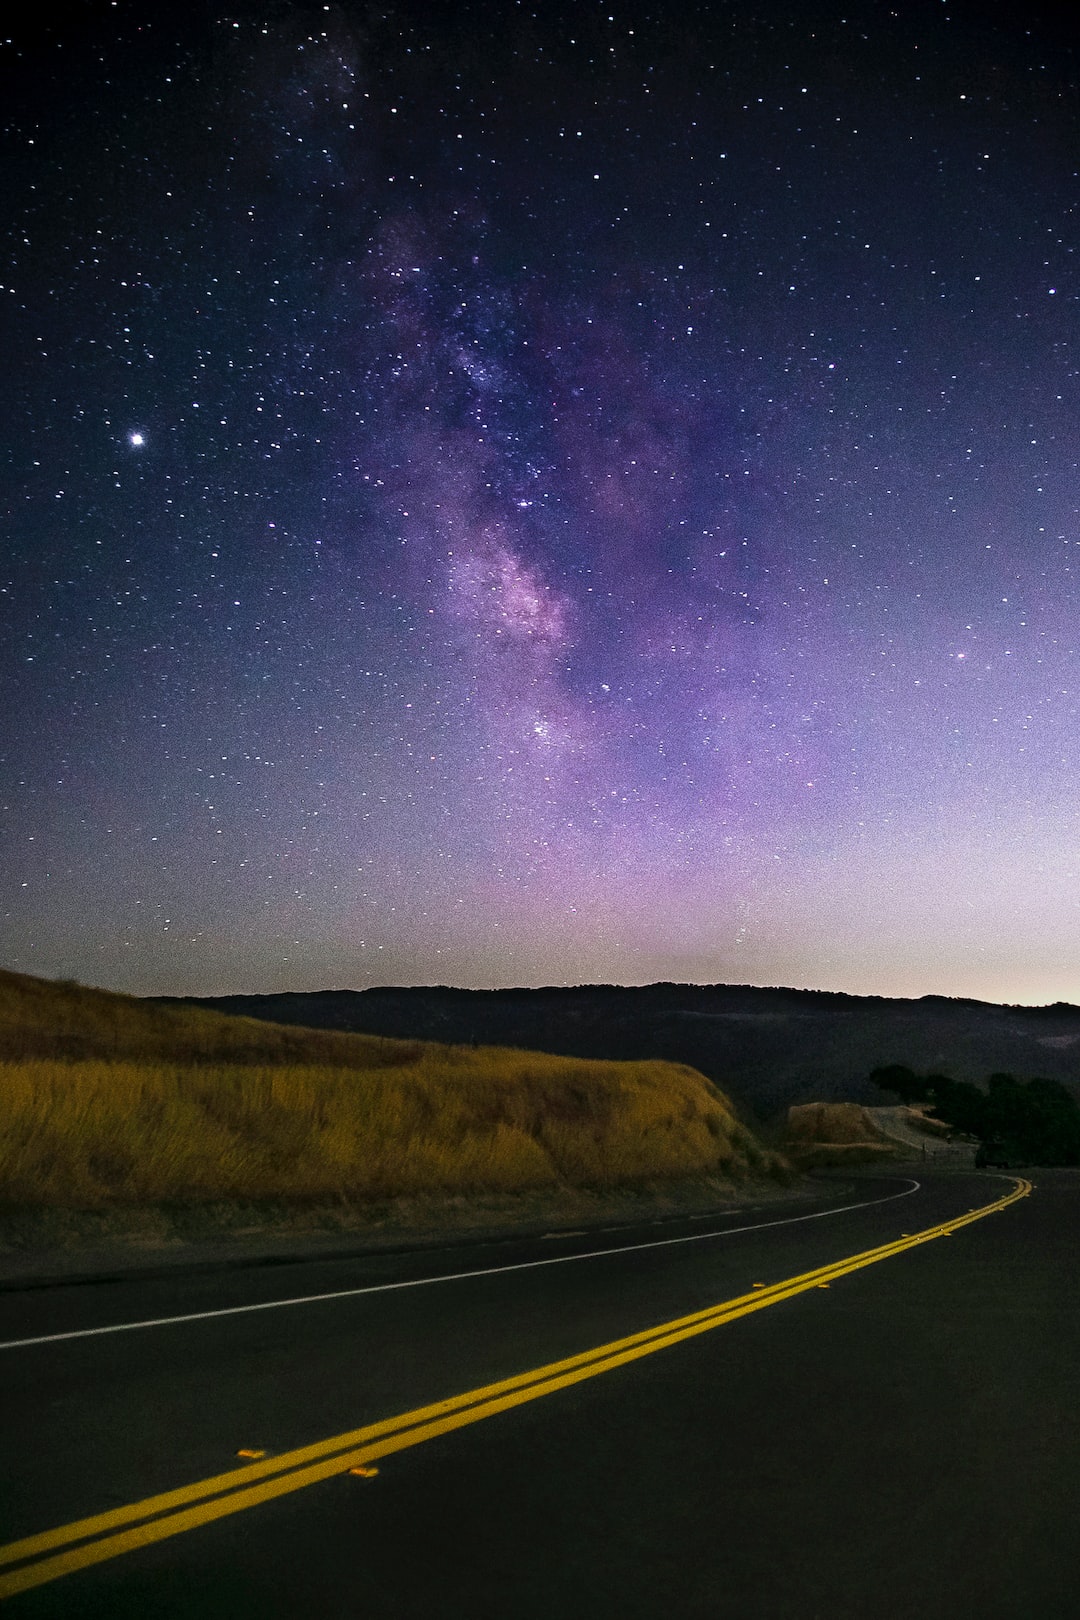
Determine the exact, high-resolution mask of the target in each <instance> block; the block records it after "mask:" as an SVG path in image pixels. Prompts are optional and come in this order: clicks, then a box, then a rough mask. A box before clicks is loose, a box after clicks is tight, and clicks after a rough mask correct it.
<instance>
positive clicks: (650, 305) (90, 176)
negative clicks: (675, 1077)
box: [0, 0, 1080, 1002]
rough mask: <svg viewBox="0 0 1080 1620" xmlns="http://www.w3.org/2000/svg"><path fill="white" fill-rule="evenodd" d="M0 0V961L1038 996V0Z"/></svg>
mask: <svg viewBox="0 0 1080 1620" xmlns="http://www.w3.org/2000/svg"><path fill="white" fill-rule="evenodd" d="M24 9H25V11H26V12H27V13H30V14H31V15H29V16H26V17H24V20H23V21H22V22H21V23H20V24H19V27H18V30H17V31H16V32H15V34H14V35H13V36H12V37H11V38H8V39H5V41H4V42H3V44H2V46H0V75H2V77H0V123H2V125H3V145H4V156H5V168H6V173H7V176H8V181H7V187H6V190H7V194H8V198H9V201H11V202H13V205H14V206H13V207H11V208H10V210H9V211H8V212H7V221H8V223H7V224H6V225H5V237H4V247H3V254H2V262H0V283H2V290H0V310H2V311H3V331H2V344H3V348H2V353H3V355H4V371H5V383H4V386H3V388H2V390H0V395H2V397H3V401H4V406H3V408H4V421H5V426H4V432H3V442H2V446H0V457H2V465H3V469H4V470H3V492H2V507H3V520H4V522H3V535H4V538H3V551H2V556H0V626H2V632H0V660H2V664H0V667H2V672H3V673H2V681H3V691H4V694H5V696H4V699H3V703H2V706H0V804H2V823H0V838H2V859H0V961H2V963H3V965H5V966H7V967H10V968H14V969H17V970H20V971H24V972H30V973H41V974H46V975H49V976H71V977H77V978H79V979H81V980H83V981H85V982H89V983H95V984H101V985H106V986H108V987H111V988H115V989H121V990H131V991H136V992H147V993H149V992H176V993H205V994H214V993H219V992H220V993H224V992H228V991H239V990H248V991H266V990H276V989H294V990H310V989H316V988H325V987H330V986H352V987H357V988H362V987H364V986H366V985H371V984H393V983H400V984H422V983H446V984H460V985H472V986H487V985H512V984H523V985H524V984H544V983H567V982H571V983H574V982H588V981H595V982H618V983H625V984H633V983H646V982H650V981H653V980H657V979H669V980H682V981H696V982H703V983H706V982H707V983H711V982H730V983H741V984H789V985H798V986H810V987H817V988H824V989H834V990H848V991H854V992H862V993H878V994H883V995H901V996H917V995H921V994H924V993H927V992H936V993H943V994H950V995H972V996H979V997H983V998H985V999H988V1000H996V1001H1008V1002H1046V1001H1053V1000H1055V999H1064V1000H1072V1001H1080V951H1078V946H1080V726H1078V720H1080V715H1078V705H1080V523H1078V505H1080V484H1078V479H1077V452H1078V445H1080V435H1078V398H1077V362H1078V359H1080V328H1078V324H1077V323H1078V306H1077V295H1078V279H1077V254H1076V251H1075V249H1076V244H1077V211H1076V210H1077V200H1078V183H1077V169H1078V163H1080V88H1078V87H1080V56H1078V52H1077V48H1076V39H1075V37H1074V35H1073V33H1072V32H1071V31H1070V25H1068V24H1066V23H1063V22H1060V21H1055V17H1056V16H1060V15H1061V13H1056V12H1055V11H1052V10H1051V9H1050V8H1049V7H1041V6H1040V5H1039V4H1038V3H1035V4H1028V5H1024V6H1013V5H1010V6H1005V5H1000V6H995V5H994V4H988V3H986V0H982V3H975V0H970V3H956V4H954V3H952V0H946V3H941V0H933V3H931V0H911V3H909V0H904V3H903V4H899V3H898V4H895V5H894V6H891V7H890V6H889V5H887V4H883V3H876V0H850V3H849V0H835V3H832V0H827V3H826V0H778V3H776V4H767V3H764V0H761V3H757V4H753V3H751V0H714V3H712V4H708V5H705V4H697V5H695V4H692V3H687V4H685V5H684V4H678V5H670V4H664V5H660V4H657V3H652V4H640V3H637V0H633V3H629V4H624V3H622V0H603V3H601V4H599V5H597V4H594V3H592V0H579V3H577V4H574V5H565V6H563V5H556V4H551V5H546V4H542V3H540V4H534V5H527V4H516V3H513V0H503V3H498V4H494V3H487V4H480V3H477V0H458V3H456V4H455V5H453V6H449V5H446V4H421V3H418V0H417V3H409V0H406V3H402V4H398V5H395V4H393V3H392V0H391V3H389V4H384V5H371V6H368V5H359V4H352V3H349V0H336V3H332V4H329V5H323V4H299V3H292V0H279V3H277V4H261V5H253V4H250V3H241V4H239V5H237V6H236V7H234V8H233V9H230V10H228V11H225V10H220V9H217V8H216V7H215V6H212V5H207V4H206V3H205V0H189V3H185V4H183V5H179V4H170V3H167V0H154V3H153V4H151V3H150V0H138V3H136V0H113V3H112V4H105V3H97V0H94V3H86V0H84V3H83V4H82V5H81V6H78V7H74V8H70V9H69V10H68V11H66V12H65V11H64V10H61V11H59V12H57V13H56V15H55V17H54V18H53V19H52V20H50V19H49V17H48V16H47V15H43V16H42V18H41V19H40V20H35V19H34V18H33V16H32V13H33V11H34V9H35V8H24ZM42 9H43V12H44V11H47V9H48V8H42Z"/></svg>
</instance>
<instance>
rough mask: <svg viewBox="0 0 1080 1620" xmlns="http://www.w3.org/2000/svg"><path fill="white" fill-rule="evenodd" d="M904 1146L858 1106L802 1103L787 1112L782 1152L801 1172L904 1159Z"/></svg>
mask: <svg viewBox="0 0 1080 1620" xmlns="http://www.w3.org/2000/svg"><path fill="white" fill-rule="evenodd" d="M906 1151H907V1150H906V1149H905V1148H904V1147H903V1145H902V1144H901V1143H899V1142H897V1141H895V1140H893V1139H891V1138H890V1137H889V1136H888V1135H887V1134H886V1133H885V1132H884V1131H883V1130H882V1129H881V1127H880V1126H879V1125H878V1123H877V1121H876V1120H875V1118H874V1111H873V1110H872V1109H869V1108H863V1107H861V1106H860V1105H859V1104H858V1103H827V1102H815V1103H801V1104H799V1105H797V1106H796V1107H794V1108H789V1109H788V1115H787V1132H786V1136H785V1140H784V1152H785V1154H786V1155H787V1157H788V1158H789V1159H790V1160H791V1161H792V1163H793V1164H795V1165H796V1166H797V1167H798V1168H799V1169H800V1170H807V1169H813V1168H817V1167H823V1166H825V1165H842V1164H869V1163H873V1162H875V1161H878V1160H888V1159H895V1158H900V1157H903V1156H904V1155H905V1153H906Z"/></svg>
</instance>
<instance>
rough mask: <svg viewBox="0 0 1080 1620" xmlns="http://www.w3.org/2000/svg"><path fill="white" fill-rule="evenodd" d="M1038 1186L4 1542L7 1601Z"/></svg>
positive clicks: (727, 1317)
mask: <svg viewBox="0 0 1080 1620" xmlns="http://www.w3.org/2000/svg"><path fill="white" fill-rule="evenodd" d="M1030 1191H1031V1183H1030V1182H1029V1181H1023V1180H1019V1179H1018V1180H1016V1183H1015V1186H1014V1188H1013V1191H1012V1192H1010V1193H1007V1194H1006V1195H1005V1196H1004V1197H1003V1198H999V1199H997V1201H996V1202H995V1203H992V1204H985V1205H983V1207H982V1208H980V1209H973V1210H970V1211H969V1212H968V1213H967V1214H966V1215H961V1216H958V1217H957V1218H956V1219H955V1220H951V1221H944V1222H942V1223H941V1224H940V1225H938V1226H931V1227H927V1228H926V1230H925V1231H922V1232H914V1233H911V1234H905V1235H904V1236H903V1237H901V1238H899V1239H897V1240H896V1242H894V1243H883V1244H882V1245H881V1246H880V1247H879V1248H876V1249H866V1250H864V1251H863V1253H861V1254H854V1255H850V1256H849V1257H848V1258H847V1259H845V1260H837V1261H834V1262H833V1263H832V1264H831V1265H828V1266H819V1267H818V1269H817V1270H816V1271H807V1272H804V1273H803V1274H802V1275H801V1276H798V1277H788V1278H786V1279H785V1280H784V1281H783V1282H778V1283H773V1284H771V1285H770V1286H764V1285H759V1286H758V1287H756V1288H755V1289H754V1290H753V1292H751V1293H749V1294H740V1295H739V1296H738V1298H736V1299H729V1300H725V1301H724V1302H723V1303H722V1304H719V1305H712V1306H710V1307H709V1308H708V1309H707V1310H703V1311H695V1312H693V1314H692V1315H690V1316H680V1317H678V1318H676V1319H675V1320H674V1321H671V1322H664V1323H662V1324H661V1325H660V1326H659V1327H654V1328H647V1329H646V1330H645V1331H644V1332H642V1333H632V1334H630V1336H629V1337H628V1338H625V1339H616V1340H614V1341H613V1342H612V1343H611V1344H604V1345H600V1346H599V1347H598V1348H597V1349H595V1350H586V1351H584V1352H583V1353H582V1354H581V1355H577V1356H570V1357H568V1358H567V1359H566V1360H565V1361H554V1362H551V1363H550V1364H549V1365H548V1366H546V1367H536V1368H534V1369H533V1370H532V1371H531V1372H526V1373H519V1374H518V1375H517V1376H516V1377H514V1378H504V1379H503V1380H502V1381H501V1382H500V1383H497V1384H487V1385H485V1386H484V1387H483V1388H481V1389H471V1390H469V1391H467V1393H466V1394H464V1395H455V1396H453V1397H452V1398H451V1399H450V1400H445V1401H436V1402H435V1404H434V1405H433V1406H422V1407H418V1408H417V1409H416V1410H415V1411H412V1412H403V1413H401V1414H400V1415H399V1416H398V1417H392V1418H386V1419H384V1420H383V1421H382V1422H381V1423H371V1424H368V1425H367V1426H366V1427H365V1428H362V1429H353V1430H351V1431H350V1432H349V1433H347V1434H339V1435H335V1436H334V1437H333V1438H332V1439H330V1440H320V1441H319V1442H318V1443H317V1444H315V1445H311V1446H302V1447H300V1448H299V1449H298V1450H296V1451H287V1452H283V1453H282V1454H281V1455H280V1456H278V1457H268V1458H267V1459H266V1460H265V1461H260V1462H255V1463H252V1464H250V1465H249V1466H248V1467H246V1468H233V1469H230V1470H229V1472H228V1473H226V1474H216V1475H215V1476H214V1477H213V1478H212V1479H203V1480H199V1481H198V1482H197V1483H196V1484H193V1485H184V1486H181V1487H180V1488H179V1489H177V1490H174V1491H165V1492H163V1493H162V1494H161V1495H159V1496H148V1497H146V1498H145V1500H144V1501H142V1502H134V1503H132V1504H131V1505H130V1506H128V1507H122V1508H113V1509H112V1510H111V1511H109V1512H108V1513H98V1514H95V1515H94V1516H93V1517H92V1518H88V1519H79V1520H77V1521H76V1522H75V1523H74V1524H67V1525H62V1526H61V1527H59V1528H58V1529H55V1530H46V1531H44V1532H42V1534H40V1535H35V1536H27V1537H25V1538H24V1539H23V1540H21V1541H13V1542H10V1543H9V1544H8V1546H6V1547H0V1599H3V1598H8V1597H14V1596H15V1594H16V1593H18V1592H26V1591H29V1590H30V1588H31V1587H35V1586H42V1585H44V1584H45V1582H47V1581H54V1580H56V1579H57V1578H58V1577H59V1576H61V1575H71V1574H73V1573H74V1572H75V1571H76V1570H80V1569H87V1568H89V1567H90V1566H91V1565H93V1564H100V1563H103V1562H104V1561H105V1560H106V1559H109V1558H117V1557H119V1556H120V1554H121V1553H127V1552H134V1551H135V1550H136V1549H137V1548H139V1547H148V1546H150V1545H151V1544H152V1543H153V1542H156V1541H164V1540H165V1539H166V1538H167V1537H168V1536H178V1535H181V1534H182V1533H183V1532H184V1531H185V1530H194V1529H197V1528H198V1526H199V1525H203V1524H209V1523H211V1521H212V1520H214V1519H223V1518H225V1517H226V1516H227V1515H228V1514H230V1513H242V1512H243V1511H244V1510H245V1509H246V1508H251V1507H257V1506H258V1505H259V1504H260V1503H261V1502H270V1501H272V1500H273V1499H274V1497H276V1496H286V1495H287V1494H288V1493H289V1492H290V1491H299V1490H303V1489H304V1487H305V1486H307V1485H315V1484H318V1482H319V1481H320V1480H323V1479H329V1478H331V1477H332V1476H333V1475H335V1474H345V1473H347V1472H348V1471H349V1470H350V1469H352V1468H360V1467H363V1466H364V1465H368V1464H371V1463H374V1462H376V1461H377V1460H378V1458H380V1457H387V1456H390V1455H391V1453H393V1452H396V1451H404V1450H406V1448H407V1447H409V1446H418V1445H421V1444H423V1442H424V1441H425V1440H434V1439H435V1438H436V1436H438V1435H441V1434H449V1433H450V1431H451V1430H452V1429H461V1428H464V1427H465V1425H466V1424H468V1423H478V1422H479V1421H480V1420H481V1418H487V1417H494V1416H495V1414H496V1413H497V1412H506V1411H509V1410H510V1408H511V1407H514V1406H521V1405H523V1404H524V1403H525V1402H526V1401H535V1400H538V1399H539V1398H540V1396H541V1395H552V1394H554V1393H555V1391H556V1390H559V1389H567V1388H569V1386H570V1385H571V1384H579V1383H581V1382H583V1381H584V1380H585V1379H586V1378H595V1377H597V1376H598V1374H600V1373H605V1372H610V1371H611V1370H612V1369H613V1368H615V1367H622V1366H625V1365H626V1363H627V1362H630V1361H638V1360H640V1358H641V1357H642V1356H651V1355H652V1354H653V1353H654V1352H655V1351H657V1350H666V1349H668V1348H669V1346H671V1345H674V1344H680V1343H681V1342H682V1340H684V1339H690V1338H693V1337H694V1336H695V1335H696V1334H698V1333H708V1332H710V1331H711V1329H713V1328H717V1327H721V1326H723V1324H724V1323H725V1322H734V1321H735V1320H737V1318H738V1317H740V1316H748V1315H750V1313H751V1312H752V1311H761V1310H764V1309H765V1308H766V1306H769V1305H778V1304H779V1303H780V1301H781V1300H784V1299H791V1298H792V1297H793V1296H794V1295H795V1294H802V1293H805V1292H807V1290H808V1289H811V1288H824V1287H827V1286H828V1284H829V1283H831V1282H833V1281H834V1280H835V1279H836V1278H838V1277H844V1276H846V1275H847V1274H848V1272H851V1271H859V1270H861V1268H862V1267H863V1266H872V1265H874V1264H875V1263H876V1262H877V1261H879V1260H888V1259H889V1258H891V1256H893V1255H895V1254H902V1253H903V1252H904V1250H905V1249H913V1248H916V1247H917V1246H918V1245H919V1244H920V1243H929V1242H931V1241H932V1240H933V1239H934V1238H939V1237H948V1236H950V1235H951V1233H953V1232H955V1231H958V1230H959V1228H960V1227H963V1226H968V1225H969V1224H970V1223H971V1222H972V1221H978V1220H982V1218H983V1217H984V1216H985V1215H992V1214H993V1213H994V1212H995V1211H996V1210H1000V1209H1005V1208H1006V1207H1007V1206H1008V1205H1009V1204H1013V1203H1015V1202H1016V1200H1017V1199H1019V1198H1024V1197H1026V1196H1027V1194H1028V1193H1030Z"/></svg>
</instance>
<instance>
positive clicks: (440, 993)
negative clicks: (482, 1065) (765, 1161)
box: [201, 984, 1080, 1119]
mask: <svg viewBox="0 0 1080 1620" xmlns="http://www.w3.org/2000/svg"><path fill="white" fill-rule="evenodd" d="M201 1004H202V1005H203V1006H206V1007H215V1008H217V1009H218V1010H220V1011H222V1012H229V1013H242V1014H246V1015H247V1016H249V1017H253V1018H266V1019H271V1020H273V1021H275V1022H277V1023H282V1024H303V1025H307V1026H309V1027H315V1028H320V1029H343V1030H357V1031H363V1032H364V1033H366V1034H373V1035H391V1036H396V1037H399V1038H405V1039H412V1040H425V1041H449V1042H463V1043H469V1042H477V1043H480V1044H482V1045H485V1046H486V1045H491V1046H519V1047H527V1048H532V1049H534V1050H538V1051H543V1052H562V1053H567V1054H571V1055H573V1056H575V1057H604V1058H669V1059H672V1060H674V1061H676V1062H679V1063H689V1064H692V1065H693V1067H694V1068H697V1069H700V1070H701V1071H702V1073H703V1074H706V1075H708V1077H709V1079H711V1080H714V1081H716V1082H717V1083H718V1084H719V1085H721V1086H723V1087H724V1088H725V1089H726V1090H727V1091H728V1092H729V1093H730V1094H731V1095H733V1097H734V1098H735V1099H737V1100H738V1101H739V1102H740V1103H741V1104H742V1105H743V1106H744V1107H746V1108H748V1109H750V1110H751V1111H752V1112H753V1113H754V1114H756V1115H757V1116H758V1118H760V1119H766V1118H769V1117H770V1116H772V1115H774V1114H776V1113H778V1112H779V1111H780V1110H781V1109H786V1108H788V1107H789V1106H790V1105H791V1104H792V1103H804V1102H811V1101H816V1100H828V1101H833V1102H856V1103H880V1102H881V1101H882V1100H883V1094H882V1093H881V1092H880V1091H879V1090H878V1089H877V1087H876V1086H873V1085H871V1084H870V1083H869V1081H868V1079H867V1076H868V1075H869V1073H870V1071H871V1070H872V1069H875V1068H877V1067H879V1066H880V1065H884V1064H887V1063H903V1064H907V1065H908V1066H909V1067H910V1068H912V1069H915V1070H918V1071H920V1072H925V1071H927V1070H937V1071H940V1072H944V1073H945V1074H948V1075H951V1076H952V1077H953V1078H954V1079H957V1080H973V1081H983V1080H985V1078H986V1076H987V1075H989V1074H991V1073H993V1072H995V1071H1006V1072H1009V1073H1013V1074H1017V1075H1020V1076H1023V1077H1030V1076H1033V1075H1044V1076H1046V1077H1047V1078H1049V1079H1055V1080H1061V1081H1063V1082H1065V1083H1066V1084H1067V1085H1070V1086H1071V1087H1074V1088H1076V1089H1077V1090H1080V1007H1073V1006H1070V1005H1068V1004H1067V1003H1065V1002H1057V1003H1055V1004H1054V1005H1053V1006H1050V1007H1007V1006H1005V1007H1002V1006H996V1005H994V1004H992V1003H990V1002H984V1001H969V1000H962V999H952V998H949V997H946V996H924V997H923V998H922V999H921V1000H919V1001H897V1000H890V999H888V998H886V997H883V996H850V995H843V994H835V993H832V992H828V991H817V990H783V989H777V990H769V989H757V988H754V987H751V986H739V985H692V984H690V985H687V984H652V985H644V986H640V987H631V988H626V987H622V986H618V985H582V986H578V987H576V988H572V989H563V988H557V987H552V988H549V989H542V990H457V989H451V988H448V987H446V986H441V985H440V986H432V987H428V986H424V987H419V988H411V989H396V988H380V989H374V990H359V991H357V990H326V991H314V992H311V993H309V994H284V995H269V996H217V997H203V998H201Z"/></svg>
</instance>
